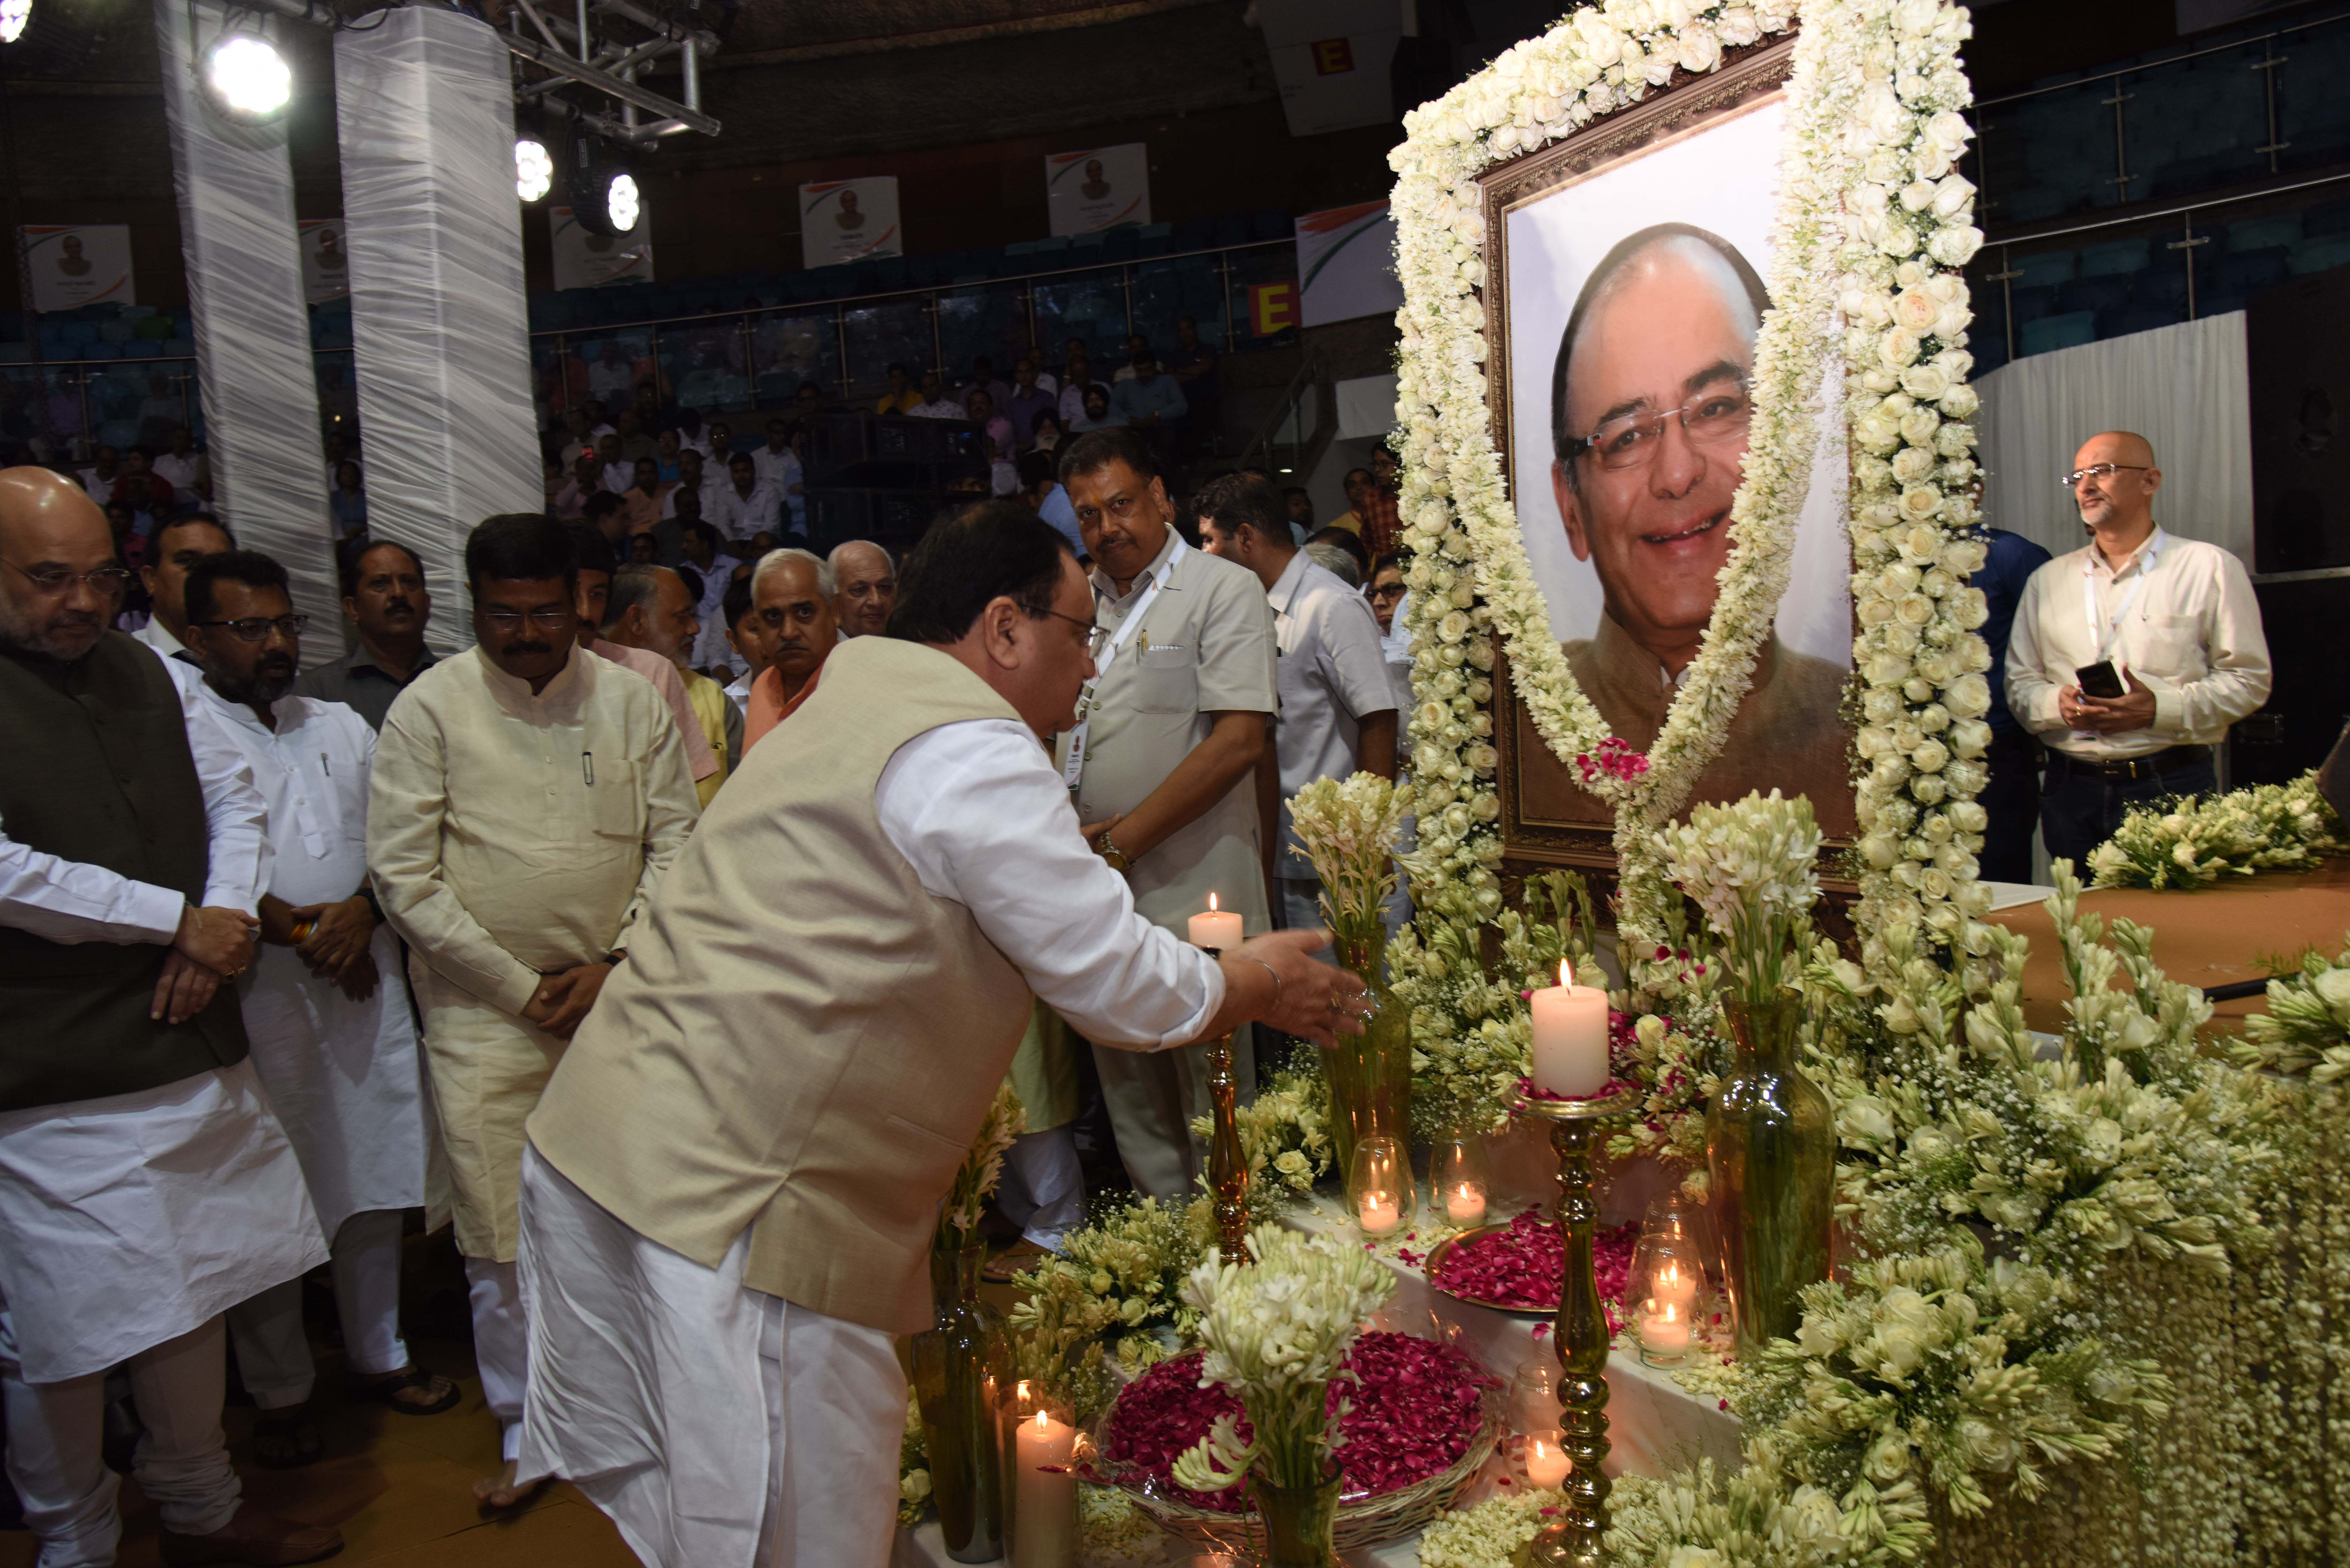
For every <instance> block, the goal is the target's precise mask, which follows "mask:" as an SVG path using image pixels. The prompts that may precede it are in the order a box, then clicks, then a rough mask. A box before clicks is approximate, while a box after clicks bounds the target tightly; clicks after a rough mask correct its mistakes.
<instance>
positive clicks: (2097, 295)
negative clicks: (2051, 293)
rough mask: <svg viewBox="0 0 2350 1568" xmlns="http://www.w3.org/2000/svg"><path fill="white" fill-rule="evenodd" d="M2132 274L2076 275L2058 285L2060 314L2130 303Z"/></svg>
mask: <svg viewBox="0 0 2350 1568" xmlns="http://www.w3.org/2000/svg"><path fill="white" fill-rule="evenodd" d="M2129 296H2130V275H2127V274H2113V273H2107V274H2103V275H2097V276H2092V277H2076V278H2074V280H2073V281H2072V282H2070V283H2066V284H2059V285H2058V286H2057V287H2056V309H2057V312H2058V313H2059V314H2069V313H2071V312H2074V311H2080V310H2087V311H2099V310H2117V309H2119V308H2121V307H2122V306H2125V305H2127V304H2128V303H2129Z"/></svg>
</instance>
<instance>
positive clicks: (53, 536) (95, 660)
mask: <svg viewBox="0 0 2350 1568" xmlns="http://www.w3.org/2000/svg"><path fill="white" fill-rule="evenodd" d="M122 589H123V578H122V576H121V567H120V566H119V565H118V564H117V563H116V561H115V558H114V543H113V539H112V537H111V536H110V535H109V533H108V530H107V525H106V517H105V514H103V513H101V512H99V509H98V507H97V506H96V504H93V503H92V502H91V501H90V499H89V497H88V495H87V494H86V493H83V491H82V490H81V489H80V488H79V487H78V485H75V484H74V483H71V482H70V481H68V480H66V479H63V478H61V477H59V476H58V475H57V474H54V473H51V472H48V471H47V470H46V469H38V468H12V469H8V470H6V471H5V472H0V732H5V733H6V734H8V735H10V736H14V737H27V736H37V737H39V742H40V743H39V744H38V745H37V746H35V745H25V744H19V745H13V746H9V747H6V748H5V749H0V824H5V828H0V1018H5V1020H6V1021H7V1024H6V1038H7V1050H6V1051H5V1053H0V1292H4V1293H5V1296H0V1304H5V1319H0V1403H5V1409H6V1419H7V1434H8V1475H9V1479H10V1480H12V1481H13V1482H14V1483H15V1486H16V1493H17V1495H18V1496H19V1497H20V1498H21V1499H23V1501H24V1505H25V1522H26V1525H27V1526H28V1527H29V1528H30V1529H31V1531H32V1532H33V1533H34V1535H35V1536H36V1537H37V1538H38V1539H39V1542H40V1560H41V1561H42V1562H44V1563H57V1564H66V1563H71V1564H99V1563H111V1562H112V1561H113V1560H114V1549H115V1543H116V1542H117V1540H118V1539H119V1538H120V1534H121V1532H122V1519H121V1514H120V1511H119V1510H118V1508H117V1507H116V1503H115V1497H116V1492H117V1490H118V1489H119V1487H120V1482H119V1480H117V1478H116V1477H115V1476H114V1474H113V1472H112V1471H110V1470H109V1469H107V1466H106V1462H105V1459H103V1457H102V1456H101V1452H100V1438H101V1434H102V1429H103V1427H104V1424H105V1422H104V1413H105V1403H106V1393H105V1381H106V1377H107V1374H108V1372H109V1369H110V1368H112V1367H114V1366H118V1365H120V1366H124V1368H125V1370H126V1371H127V1372H128V1374H129V1377H130V1391H131V1397H132V1400H133V1402H134V1403H135V1404H136V1406H137V1407H138V1410H139V1416H140V1421H141V1423H142V1424H143V1425H144V1426H145V1428H146V1433H145V1435H144V1436H143V1437H142V1438H140V1443H139V1449H138V1455H137V1459H136V1461H135V1464H134V1469H133V1473H134V1474H135V1475H136V1476H137V1477H138V1480H139V1484H140V1490H141V1491H142V1492H144V1493H145V1494H146V1496H147V1497H148V1499H149V1500H150V1501H151V1502H153V1503H154V1504H155V1505H156V1507H157V1509H158V1511H160V1513H161V1519H162V1532H163V1539H162V1552H163V1557H164V1560H165V1561H166V1562H171V1563H308V1562H313V1561H316V1560H317V1559H318V1558H321V1557H326V1556H328V1555H331V1554H332V1553H333V1552H337V1551H339V1550H340V1549H341V1547H342V1537H341V1536H340V1535H338V1534H337V1533H336V1532H334V1531H333V1530H331V1529H323V1528H317V1527H312V1526H307V1525H297V1524H295V1523H292V1522H291V1521H286V1520H281V1519H277V1518H275V1517H273V1516H271V1515H269V1514H267V1513H265V1512H264V1511H262V1510H261V1509H259V1508H258V1507H255V1505H253V1504H251V1503H248V1502H245V1501H243V1500H242V1488H241V1483H240V1482H239V1481H238V1479H237V1475H236V1471H235V1470H234V1469H233V1468H232V1467H231V1466H230V1464H229V1458H228V1449H227V1446H226V1443H225V1440H224V1436H223V1434H222V1431H221V1405H222V1397H223V1395H224V1388H225V1381H226V1375H227V1366H226V1353H225V1345H226V1338H225V1334H224V1330H223V1327H222V1321H221V1314H223V1313H224V1311H225V1310H226V1309H228V1308H229V1307H232V1306H234V1305H236V1304H237V1303H240V1302H242V1301H244V1300H246V1299H247V1298H249V1297H251V1296H253V1295H255V1294H257V1293H260V1292H262V1291H265V1290H267V1289H269V1288H270V1287H272V1286H275V1285H277V1284H279V1283H282V1282H286V1281H288V1280H294V1279H298V1278H300V1277H301V1276H302V1275H303V1274H304V1273H305V1272H307V1271H309V1270H310V1269H312V1268H315V1267H317V1265H318V1264H319V1263H321V1262H325V1261H326V1258H327V1248H326V1243H325V1239H324V1237H323V1236H322V1235H321V1234H320V1231H319V1226H318V1216H317V1212H316V1210H314V1209H313V1208H312V1207H311V1203H310V1197H309V1193H308V1190H307V1187H306V1186H305V1184H304V1182H303V1179H302V1170H301V1167H300V1165H299V1164H297V1163H296V1159H295V1156H294V1150H293V1148H292V1147H290V1146H289V1145H288V1144H287V1142H286V1134H285V1132H284V1130H283V1129H282V1128H281V1127H279V1126H278V1123H277V1119H276V1116H273V1115H272V1114H271V1112H270V1109H269V1104H268V1101H267V1100H266V1099H265V1097H264V1095H263V1092H262V1089H261V1085H260V1081H259V1080H258V1078H257V1077H256V1076H255V1073H254V1069H253V1065H252V1064H251V1062H250V1061H249V1060H247V1047H246V1041H245V1033H244V1021H243V1018H242V1016H241V1015H240V1012H239V1010H238V1005H237V995H236V991H235V988H234V986H233V985H229V984H225V983H224V981H230V980H232V979H233V978H234V976H236V975H238V974H241V973H243V972H244V970H245V968H246V967H247V966H248V965H250V964H251V963H252V962H253V958H254V929H255V924H256V923H257V922H256V919H255V910H256V909H257V908H258V905H259V901H260V896H261V888H262V883H263V880H264V877H265V875H266V869H267V860H266V857H265V837H264V833H265V815H266V808H265V805H264V804H263V800H262V797H261V795H260V794H259V793H258V792H257V791H256V790H255V787H254V784H253V774H252V772H251V769H250V768H249V767H248V766H247V764H246V763H245V759H244V754H243V753H242V752H241V751H239V750H238V748H237V747H236V744H235V742H234V741H233V740H231V739H230V738H229V737H228V736H227V735H225V734H224V733H223V732H221V731H220V730H219V729H218V728H217V727H216V726H215V725H214V724H213V721H212V720H210V719H209V718H207V717H204V716H203V715H201V714H197V715H191V714H189V713H188V712H187V711H184V710H183V709H182V703H181V698H180V695H179V693H178V691H176V690H175V688H174V686H173V684H172V679H171V677H170V676H169V675H168V674H167V672H166V671H165V670H164V669H163V666H162V664H161V662H160V661H159V660H158V659H156V658H155V656H154V655H153V654H152V653H151V652H150V651H149V650H148V649H144V648H141V647H140V646H139V644H138V643H136V642H134V641H132V640H131V639H130V638H128V637H125V636H123V635H121V634H120V633H119V632H114V631H109V630H108V629H107V626H108V623H109V621H111V620H112V619H113V618H114V615H115V612H116V610H117V609H118V608H119V607H120V604H121V596H122Z"/></svg>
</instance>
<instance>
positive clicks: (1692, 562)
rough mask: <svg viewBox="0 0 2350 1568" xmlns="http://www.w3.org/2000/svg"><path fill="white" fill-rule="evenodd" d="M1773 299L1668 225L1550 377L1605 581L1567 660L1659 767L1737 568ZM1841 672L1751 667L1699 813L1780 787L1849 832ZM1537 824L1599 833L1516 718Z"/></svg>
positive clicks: (1592, 298)
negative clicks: (1725, 569) (1669, 723)
mask: <svg viewBox="0 0 2350 1568" xmlns="http://www.w3.org/2000/svg"><path fill="white" fill-rule="evenodd" d="M1770 304H1771V301H1770V296H1768V295H1767V294H1766V293H1764V291H1763V280H1762V279H1761V278H1760V277H1759V276H1758V275H1756V274H1755V271H1754V269H1753V267H1752V266H1751V265H1748V263H1747V260H1746V258H1745V257H1744V256H1742V255H1741V254H1739V252H1738V248H1737V247H1736V246H1734V245H1732V244H1730V243H1729V242H1728V241H1727V240H1724V239H1722V238H1721V236H1720V235H1718V234H1709V233H1707V232H1706V231H1705V230H1703V229H1700V228H1694V227H1691V226H1690V225H1689V224H1687V223H1659V224H1657V225H1656V226H1654V227H1652V228H1648V229H1643V230H1641V231H1640V232H1639V233H1638V234H1632V235H1630V236H1629V237H1628V238H1627V239H1625V240H1624V241H1622V242H1621V243H1620V244H1617V246H1616V248H1615V249H1613V250H1611V251H1610V252H1608V253H1607V255H1606V256H1604V257H1602V258H1601V260H1600V262H1599V265H1597V266H1596V267H1594V268H1592V271H1591V275H1590V277H1589V278H1588V279H1586V281H1585V283H1584V286H1583V292H1582V293H1581V295H1580V296H1577V298H1576V300H1575V309H1574V311H1573V312H1572V314H1570V315H1569V316H1568V317H1567V321H1566V329H1565V332H1564V333H1563V334H1562V335H1561V337H1560V339H1559V347H1558V357H1557V358H1556V359H1555V361H1554V363H1553V366H1552V371H1551V443H1552V449H1553V452H1554V454H1555V461H1554V462H1553V463H1552V465H1551V488H1552V493H1553V494H1554V495H1555V497H1556V498H1557V501H1558V512H1559V517H1560V520H1561V521H1562V522H1563V523H1564V524H1565V528H1566V539H1567V544H1568V545H1569V547H1570V548H1572V549H1573V550H1574V552H1575V559H1576V560H1578V561H1588V562H1589V563H1591V566H1592V569H1593V570H1594V571H1595V572H1596V574H1597V576H1598V578H1599V587H1600V591H1601V595H1602V597H1603V603H1604V610H1603V613H1602V615H1601V617H1600V621H1599V626H1598V628H1597V630H1596V633H1595V634H1594V635H1593V636H1591V637H1590V638H1588V639H1582V640H1579V641H1575V642H1570V643H1568V644H1566V645H1565V651H1566V660H1567V664H1568V666H1569V667H1570V668H1572V669H1573V670H1574V671H1575V681H1576V683H1577V684H1578V685H1580V686H1581V687H1582V688H1583V691H1584V693H1585V694H1586V696H1588V697H1589V698H1590V699H1591V700H1592V701H1593V702H1594V703H1596V705H1597V707H1598V709H1599V712H1600V715H1601V716H1602V717H1603V718H1605V719H1606V720H1607V727H1608V728H1609V730H1610V731H1612V732H1614V733H1615V734H1617V735H1618V736H1620V737H1621V738H1622V739H1623V740H1624V741H1625V742H1627V744H1629V745H1630V746H1631V747H1632V748H1633V749H1634V750H1635V751H1639V752H1646V751H1648V749H1649V748H1650V747H1652V746H1653V745H1654V744H1655V743H1656V739H1657V735H1658V732H1659V731H1661V730H1662V729H1663V728H1664V722H1665V714H1666V712H1667V711H1668V710H1669V709H1670V707H1671V706H1672V701H1673V699H1674V698H1675V697H1676V696H1677V695H1678V694H1679V691H1680V684H1681V681H1682V680H1683V679H1684V678H1685V677H1686V676H1687V675H1688V673H1689V668H1690V664H1691V662H1692V661H1694V660H1695V659H1696V658H1697V653H1698V649H1699V647H1700V645H1701V643H1702V642H1703V640H1704V638H1705V628H1706V625H1707V623H1708V622H1709V621H1711V619H1712V618H1713V606H1714V600H1715V598H1716V597H1718V596H1719V595H1720V593H1721V587H1720V578H1721V568H1722V566H1723V565H1724V564H1725V563H1726V562H1727V561H1728V560H1729V558H1730V547H1731V538H1730V504H1731V498H1732V497H1733V496H1734V495H1736V494H1737V493H1738V482H1739V478H1740V476H1741V474H1742V472H1743V470H1744V466H1745V462H1746V441H1747V433H1748V425H1749V422H1750V421H1751V418H1752V389H1751V384H1752V379H1753V373H1754V337H1755V334H1756V333H1757V331H1759V330H1760V328H1761V326H1762V320H1763V312H1764V311H1765V310H1767V309H1769V308H1770ZM1844 677H1845V672H1844V670H1841V669H1839V668H1838V667H1837V666H1835V665H1834V664H1831V663H1829V662H1828V661H1827V660H1825V659H1814V658H1811V657H1809V656H1807V655H1804V654H1800V653H1796V652H1794V651H1793V650H1792V649H1786V648H1783V647H1781V646H1780V644H1779V640H1778V639H1777V638H1776V637H1775V636H1774V637H1772V638H1770V639H1768V640H1766V641H1765V642H1764V643H1763V649H1762V651H1761V652H1760V653H1759V654H1758V655H1757V656H1756V659H1755V665H1754V672H1753V684H1752V688H1751V689H1750V690H1749V691H1748V692H1747V694H1746V699H1745V701H1743V702H1742V704H1741V705H1740V707H1739V710H1738V713H1737V715H1736V717H1734V718H1733V719H1732V720H1731V724H1730V731H1729V735H1728V738H1727V740H1726V741H1725V742H1723V745H1722V748H1721V754H1720V755H1719V756H1717V757H1716V758H1715V759H1714V761H1713V763H1712V765H1711V767H1709V768H1707V769H1706V771H1705V772H1704V774H1701V775H1700V777H1699V779H1698V782H1697V786H1696V789H1695V791H1694V792H1693V794H1692V795H1691V798H1692V799H1695V800H1729V799H1734V798H1735V797H1737V796H1739V795H1741V794H1745V793H1746V792H1747V791H1748V790H1751V789H1755V788H1763V789H1768V788H1770V787H1772V786H1773V785H1776V786H1778V787H1779V788H1780V789H1783V790H1784V791H1785V792H1786V793H1787V794H1807V795H1809V796H1811V799H1812V805H1813V808H1814V810H1815V811H1817V812H1818V813H1819V816H1820V822H1821V826H1824V827H1825V828H1826V829H1827V830H1828V831H1829V832H1830V833H1832V834H1834V833H1843V832H1849V831H1850V830H1851V828H1852V826H1853V816H1852V790H1851V787H1850V785H1849V784H1848V782H1847V780H1846V769H1845V728H1844V725H1843V723H1842V722H1840V721H1839V720H1838V718H1837V716H1836V708H1837V704H1838V702H1839V701H1841V699H1842V695H1843V690H1844ZM1519 723H1520V729H1521V732H1520V735H1519V747H1518V754H1519V755H1520V756H1521V757H1522V758H1523V759H1524V760H1525V761H1524V785H1525V813H1526V815H1527V816H1528V817H1529V818H1534V819H1551V820H1565V821H1587V820H1594V819H1604V818H1606V817H1607V816H1609V815H1612V814H1611V813H1609V812H1608V811H1607V809H1606V808H1605V807H1604V806H1602V805H1599V803H1598V802H1596V800H1593V799H1592V798H1591V797H1590V796H1589V795H1587V794H1584V793H1583V792H1582V791H1581V790H1580V789H1579V788H1577V787H1575V783H1574V782H1573V780H1572V779H1571V778H1570V776H1569V775H1568V774H1567V771H1566V769H1565V767H1564V766H1562V765H1560V764H1558V763H1556V762H1555V760H1554V758H1553V756H1552V753H1551V752H1550V749H1549V747H1548V746H1546V745H1544V743H1543V742H1542V741H1541V740H1540V739H1539V738H1538V737H1536V736H1535V735H1534V731H1533V726H1532V724H1531V722H1528V721H1527V720H1526V719H1525V717H1524V716H1523V709H1521V711H1520V719H1519Z"/></svg>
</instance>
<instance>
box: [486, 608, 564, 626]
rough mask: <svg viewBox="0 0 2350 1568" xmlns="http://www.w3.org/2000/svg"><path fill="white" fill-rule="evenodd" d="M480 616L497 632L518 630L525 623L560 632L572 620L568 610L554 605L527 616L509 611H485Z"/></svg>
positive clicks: (520, 612) (517, 611)
mask: <svg viewBox="0 0 2350 1568" xmlns="http://www.w3.org/2000/svg"><path fill="white" fill-rule="evenodd" d="M481 615H482V618H483V619H484V620H485V621H487V622H488V623H489V624H490V626H491V628H493V629H494V630H497V631H515V630H519V629H520V628H521V626H522V623H523V622H525V621H528V622H530V624H531V625H533V626H535V627H536V628H538V629H539V630H541V631H561V630H562V629H563V628H565V627H567V626H569V625H570V624H571V621H572V618H573V612H572V610H571V609H570V608H568V607H556V606H554V605H549V606H548V607H546V608H545V609H535V610H532V611H531V612H530V613H529V614H527V615H525V614H524V613H523V612H522V611H521V610H510V609H485V610H484V611H482V612H481Z"/></svg>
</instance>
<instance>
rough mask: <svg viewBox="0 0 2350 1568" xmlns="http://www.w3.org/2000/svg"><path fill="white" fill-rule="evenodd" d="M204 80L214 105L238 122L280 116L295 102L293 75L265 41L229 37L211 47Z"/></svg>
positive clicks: (244, 35) (246, 36) (235, 35)
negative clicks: (217, 105)
mask: <svg viewBox="0 0 2350 1568" xmlns="http://www.w3.org/2000/svg"><path fill="white" fill-rule="evenodd" d="M204 80H205V82H206V83H207V85H209V86H210V87H211V88H212V92H213V101H215V102H216V103H218V104H219V105H220V106H221V107H222V108H223V109H225V110H226V111H227V112H228V113H230V114H231V115H233V116H234V117H235V118H237V119H247V120H263V119H271V118H273V117H274V116H276V115H279V114H283V113H284V112H285V111H286V105H287V104H288V103H290V102H292V101H293V98H294V72H293V71H292V69H291V68H289V67H287V66H286V57H285V56H283V55H281V54H279V53H278V52H277V49H276V46H274V45H273V44H271V43H270V42H269V40H268V39H266V38H261V37H256V36H254V35H253V34H251V33H231V34H229V35H228V36H226V37H224V38H223V39H221V41H220V42H218V43H216V44H214V45H213V48H212V53H211V55H210V56H208V57H206V59H205V61H204Z"/></svg>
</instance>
